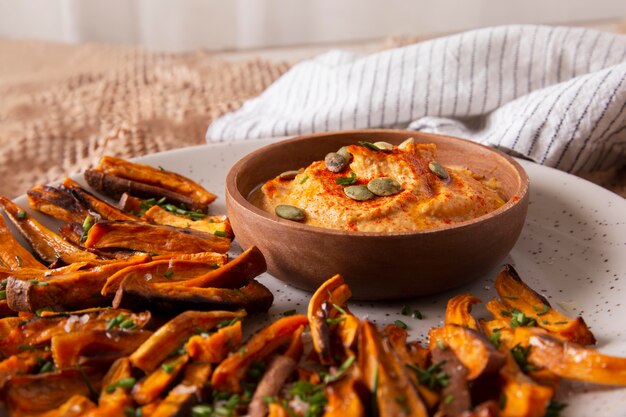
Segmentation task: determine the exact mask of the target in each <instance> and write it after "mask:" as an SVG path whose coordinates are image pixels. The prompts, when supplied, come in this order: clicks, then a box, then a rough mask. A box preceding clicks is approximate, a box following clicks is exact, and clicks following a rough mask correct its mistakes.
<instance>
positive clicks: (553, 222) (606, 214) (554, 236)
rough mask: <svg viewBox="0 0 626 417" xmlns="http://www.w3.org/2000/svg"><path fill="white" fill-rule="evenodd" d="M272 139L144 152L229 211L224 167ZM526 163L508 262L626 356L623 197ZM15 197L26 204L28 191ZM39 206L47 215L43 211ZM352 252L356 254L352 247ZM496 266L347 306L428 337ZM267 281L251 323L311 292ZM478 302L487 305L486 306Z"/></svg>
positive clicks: (606, 410) (619, 393)
mask: <svg viewBox="0 0 626 417" xmlns="http://www.w3.org/2000/svg"><path fill="white" fill-rule="evenodd" d="M270 142H272V140H259V141H250V142H239V143H234V144H232V143H229V144H223V145H213V146H208V145H207V146H198V147H193V148H184V149H179V150H175V151H169V152H163V153H159V154H153V155H149V156H146V157H143V158H140V159H139V161H140V162H144V163H148V164H152V165H155V166H156V165H160V166H163V167H164V168H166V169H168V170H171V171H175V172H179V173H181V174H183V175H187V176H189V177H191V178H193V179H195V180H197V181H199V182H200V184H202V185H203V186H205V187H206V188H207V189H208V190H210V191H212V192H214V193H216V194H218V195H219V199H218V200H217V202H216V203H214V206H213V208H212V210H213V213H216V214H217V213H224V212H225V205H224V179H225V177H226V173H227V172H228V170H229V169H230V167H231V166H232V165H233V164H234V163H235V162H236V161H237V160H238V159H239V158H241V157H242V156H244V155H246V154H247V153H249V152H251V151H252V150H254V149H256V148H258V147H260V146H263V145H265V144H267V143H270ZM520 162H521V163H522V165H523V166H524V168H525V169H526V170H527V172H528V174H529V176H530V179H531V194H530V206H529V212H528V218H527V220H526V225H525V227H524V230H523V232H522V235H521V237H520V240H519V241H518V242H517V244H516V245H515V247H514V248H513V250H512V251H511V253H510V254H509V256H508V257H507V259H505V261H504V262H506V263H510V264H513V265H514V266H515V268H516V269H517V271H518V272H519V274H520V275H521V277H522V278H523V279H524V280H525V281H526V282H527V283H528V284H530V286H531V287H533V288H534V289H535V290H537V291H539V292H541V293H542V294H544V295H545V296H546V297H547V298H548V299H549V300H550V302H551V303H552V304H553V306H555V307H556V308H559V309H561V310H563V311H564V312H565V313H568V314H570V315H572V314H573V315H582V316H583V317H584V318H585V320H586V322H587V323H588V324H589V325H590V326H591V329H592V331H593V332H594V334H595V335H596V337H597V339H598V348H599V350H600V351H602V352H604V353H607V354H612V355H618V356H623V357H626V340H625V339H626V319H625V317H626V299H624V297H625V296H626V256H625V255H626V200H624V199H623V198H621V197H620V196H618V195H616V194H613V193H611V192H609V191H607V190H605V189H603V188H601V187H598V186H596V185H594V184H592V183H590V182H588V181H585V180H582V179H580V178H578V177H575V176H572V175H568V174H566V173H563V172H560V171H557V170H554V169H550V168H546V167H543V166H540V165H537V164H534V163H529V162H526V161H520ZM77 179H78V177H77ZM16 202H17V203H18V204H20V205H22V206H23V207H26V206H27V202H26V199H25V197H20V198H18V199H17V200H16ZM34 215H35V216H37V217H38V218H40V219H42V217H41V215H39V214H34ZM46 221H47V222H48V224H51V223H50V222H49V220H46ZM277 238H279V237H277ZM476 243H477V244H480V242H476ZM346 256H350V254H349V251H347V252H346ZM450 261H451V262H454V260H450ZM498 272H499V271H498V270H494V271H493V272H492V273H490V274H489V275H488V276H485V277H484V278H483V279H481V280H479V281H476V282H475V283H473V284H471V285H467V286H465V287H462V288H459V289H457V290H454V291H450V292H448V293H445V294H441V295H439V296H434V297H427V298H422V299H414V300H405V301H403V302H397V303H359V302H354V303H352V304H351V305H350V307H351V309H352V310H353V311H354V312H355V313H356V314H357V315H359V316H360V317H364V316H368V317H369V318H370V319H371V320H373V321H375V322H377V323H379V324H380V325H383V324H387V323H390V322H393V321H394V320H398V319H400V320H403V321H405V322H406V323H407V324H408V326H409V329H410V330H411V334H412V335H413V337H417V338H420V339H424V337H425V335H426V334H427V332H428V329H429V328H430V327H433V326H437V325H440V324H441V323H442V319H443V312H444V308H445V305H446V301H447V300H448V299H449V298H450V297H451V296H453V295H455V294H458V293H461V292H469V293H472V294H474V295H476V296H478V297H479V298H481V299H482V300H483V301H487V300H489V299H490V298H491V297H493V296H494V294H495V291H494V290H493V288H492V284H493V280H494V278H495V276H496V274H497V273H498ZM381 279H384V277H381ZM261 281H262V282H263V283H264V284H266V285H267V286H268V287H269V288H270V289H271V290H272V292H273V293H274V295H275V302H274V305H273V306H272V308H271V310H270V314H269V315H267V316H263V317H258V318H256V319H255V320H254V322H253V324H251V326H259V325H261V324H262V323H265V322H269V321H270V320H273V319H274V318H276V317H277V316H279V315H281V314H282V313H283V312H285V311H288V310H292V309H296V310H297V311H298V312H300V313H304V312H306V306H307V303H308V299H309V294H308V293H305V292H303V291H300V290H296V289H294V288H292V287H289V286H287V285H285V284H283V283H281V282H280V281H278V280H276V279H275V278H273V277H272V276H270V275H269V274H264V275H263V276H262V277H261ZM403 305H409V306H411V307H412V308H415V309H419V310H420V311H421V312H422V313H423V315H424V319H423V320H416V319H412V318H408V317H405V316H402V315H401V314H400V310H401V308H402V306H403ZM476 311H477V314H478V315H481V314H484V309H481V308H477V309H476ZM248 323H249V322H248ZM559 400H560V401H564V402H567V403H569V407H568V408H567V409H566V411H565V412H563V413H562V416H581V417H587V416H592V415H594V416H603V417H623V416H624V415H626V388H614V387H598V386H590V385H586V384H564V386H563V389H562V390H561V391H560V392H559Z"/></svg>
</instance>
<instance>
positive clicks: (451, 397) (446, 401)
mask: <svg viewBox="0 0 626 417" xmlns="http://www.w3.org/2000/svg"><path fill="white" fill-rule="evenodd" d="M452 401H454V395H452V394H448V395H446V396H445V397H444V398H443V403H444V404H446V405H447V404H450V403H451V402H452Z"/></svg>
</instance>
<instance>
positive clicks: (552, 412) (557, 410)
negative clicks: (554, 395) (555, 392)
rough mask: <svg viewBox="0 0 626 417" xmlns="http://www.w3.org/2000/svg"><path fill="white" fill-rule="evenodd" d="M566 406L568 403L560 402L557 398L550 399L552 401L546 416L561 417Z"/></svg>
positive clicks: (547, 408)
mask: <svg viewBox="0 0 626 417" xmlns="http://www.w3.org/2000/svg"><path fill="white" fill-rule="evenodd" d="M566 407H567V404H566V403H560V402H558V401H556V400H550V403H548V407H546V413H545V414H544V417H559V416H560V415H561V411H563V410H564V409H565V408H566Z"/></svg>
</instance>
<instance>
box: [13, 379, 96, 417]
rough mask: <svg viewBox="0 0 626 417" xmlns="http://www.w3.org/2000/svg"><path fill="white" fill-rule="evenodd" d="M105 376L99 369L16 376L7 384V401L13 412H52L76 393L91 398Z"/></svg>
mask: <svg viewBox="0 0 626 417" xmlns="http://www.w3.org/2000/svg"><path fill="white" fill-rule="evenodd" d="M103 375H104V374H103V373H102V372H101V371H99V370H96V369H83V370H78V369H67V370H62V371H57V372H48V373H45V374H39V375H23V376H16V377H14V378H12V379H11V380H10V381H9V382H8V383H7V384H6V386H5V392H4V399H5V404H6V406H7V409H8V411H9V413H10V414H11V415H28V414H34V413H41V412H45V411H49V410H52V409H55V408H57V407H60V406H61V405H63V404H64V403H65V402H66V401H68V400H69V399H70V398H71V397H73V396H75V395H81V396H83V397H90V396H91V395H92V393H93V392H97V391H99V390H100V384H101V380H102V377H103ZM92 390H93V392H92Z"/></svg>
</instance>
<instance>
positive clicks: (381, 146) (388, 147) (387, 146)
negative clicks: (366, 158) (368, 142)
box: [374, 142, 393, 151]
mask: <svg viewBox="0 0 626 417" xmlns="http://www.w3.org/2000/svg"><path fill="white" fill-rule="evenodd" d="M374 146H376V147H377V148H378V149H380V150H381V151H393V145H392V144H391V143H389V142H374Z"/></svg>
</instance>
